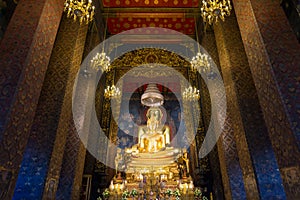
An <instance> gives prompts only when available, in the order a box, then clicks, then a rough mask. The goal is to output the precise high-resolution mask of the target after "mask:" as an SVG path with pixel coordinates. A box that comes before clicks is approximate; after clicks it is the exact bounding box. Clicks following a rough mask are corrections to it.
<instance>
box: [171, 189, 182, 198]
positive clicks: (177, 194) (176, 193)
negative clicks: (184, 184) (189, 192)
mask: <svg viewBox="0 0 300 200" xmlns="http://www.w3.org/2000/svg"><path fill="white" fill-rule="evenodd" d="M173 195H174V196H175V197H180V196H181V194H180V191H179V190H178V189H176V190H175V191H174V192H173Z"/></svg>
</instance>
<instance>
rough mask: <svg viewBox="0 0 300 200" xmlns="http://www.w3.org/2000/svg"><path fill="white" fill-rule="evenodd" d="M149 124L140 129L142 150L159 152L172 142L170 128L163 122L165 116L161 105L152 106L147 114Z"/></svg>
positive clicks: (139, 137) (140, 148) (139, 136)
mask: <svg viewBox="0 0 300 200" xmlns="http://www.w3.org/2000/svg"><path fill="white" fill-rule="evenodd" d="M146 117H147V125H144V126H140V127H139V130H138V139H139V150H140V152H157V151H159V150H160V149H162V148H164V147H166V145H167V144H170V128H169V127H168V126H167V125H164V124H161V120H162V117H163V114H162V111H161V110H160V108H159V107H150V108H149V109H148V111H147V114H146Z"/></svg>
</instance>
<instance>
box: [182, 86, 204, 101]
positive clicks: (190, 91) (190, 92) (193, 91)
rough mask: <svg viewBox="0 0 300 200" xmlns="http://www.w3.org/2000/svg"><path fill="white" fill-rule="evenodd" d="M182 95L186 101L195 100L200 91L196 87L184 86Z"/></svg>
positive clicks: (197, 98) (198, 97) (198, 96)
mask: <svg viewBox="0 0 300 200" xmlns="http://www.w3.org/2000/svg"><path fill="white" fill-rule="evenodd" d="M182 97H183V99H185V100H188V101H196V100H199V99H200V91H199V90H198V89H197V88H196V87H192V86H190V87H188V88H185V90H184V92H183V93H182Z"/></svg>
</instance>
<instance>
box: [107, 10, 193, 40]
mask: <svg viewBox="0 0 300 200" xmlns="http://www.w3.org/2000/svg"><path fill="white" fill-rule="evenodd" d="M145 27H159V28H167V29H172V30H175V31H179V32H182V33H184V34H187V35H191V34H193V33H194V30H195V20H194V18H192V17H188V18H185V17H184V13H164V14H162V13H153V14H148V13H122V14H118V17H109V18H108V30H109V32H110V33H111V34H117V33H120V32H123V31H127V30H130V29H135V28H145ZM129 33H130V34H164V33H162V32H159V31H158V30H157V29H153V30H151V29H147V30H146V31H143V30H141V29H138V30H132V31H129ZM168 34H170V32H168Z"/></svg>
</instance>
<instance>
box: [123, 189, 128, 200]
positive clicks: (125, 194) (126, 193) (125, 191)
mask: <svg viewBox="0 0 300 200" xmlns="http://www.w3.org/2000/svg"><path fill="white" fill-rule="evenodd" d="M129 195H130V193H129V192H128V190H124V192H123V193H122V199H124V200H125V199H127V197H128V196H129Z"/></svg>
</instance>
